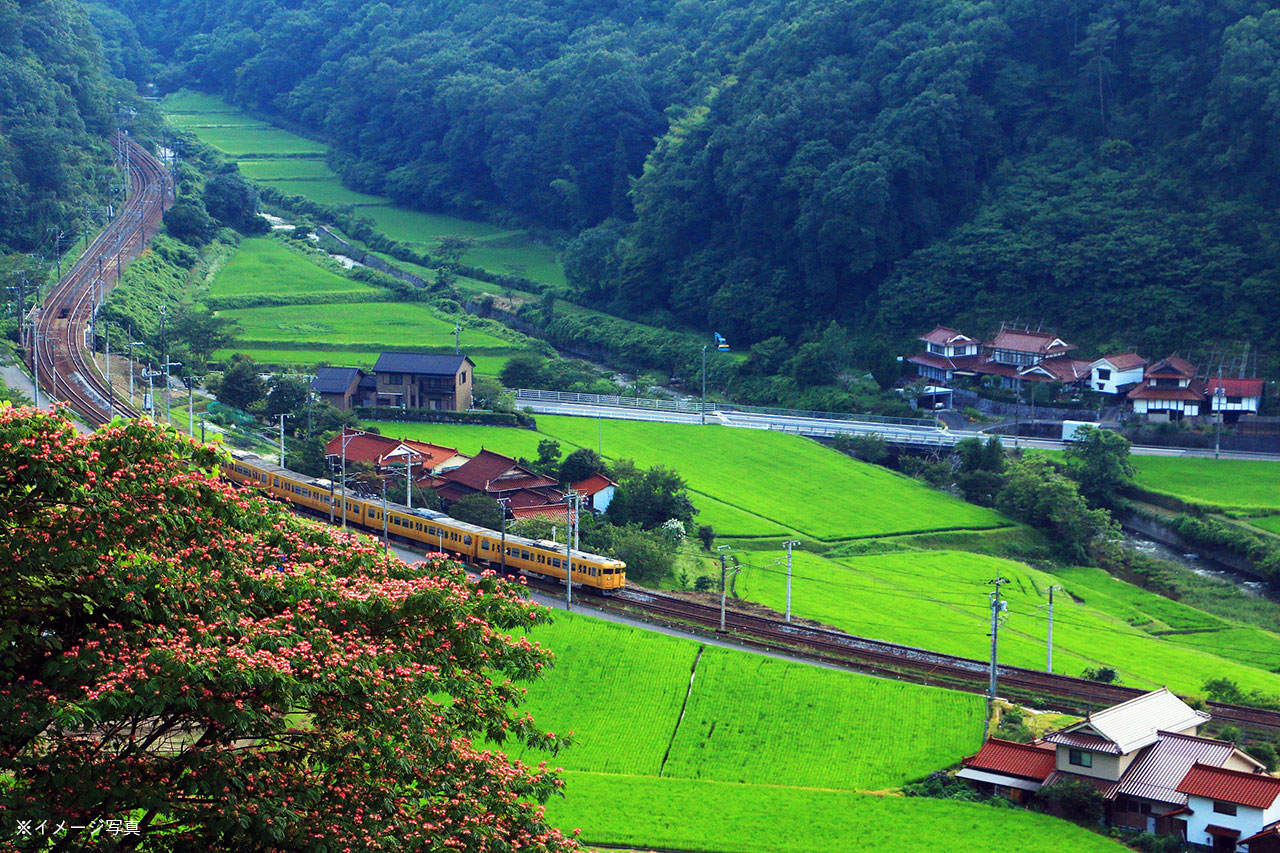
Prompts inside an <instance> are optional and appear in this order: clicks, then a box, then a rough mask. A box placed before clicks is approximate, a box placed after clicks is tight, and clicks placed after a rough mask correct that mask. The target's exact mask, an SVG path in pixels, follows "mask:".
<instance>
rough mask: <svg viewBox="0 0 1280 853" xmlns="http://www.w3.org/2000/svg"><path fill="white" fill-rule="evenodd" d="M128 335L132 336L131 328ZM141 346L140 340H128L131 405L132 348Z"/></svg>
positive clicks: (130, 397) (131, 398)
mask: <svg viewBox="0 0 1280 853" xmlns="http://www.w3.org/2000/svg"><path fill="white" fill-rule="evenodd" d="M129 337H133V329H132V328H131V329H129ZM140 346H142V341H129V405H130V406H132V405H133V348H134V347H140Z"/></svg>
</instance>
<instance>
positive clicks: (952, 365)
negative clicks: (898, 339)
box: [907, 352, 983, 370]
mask: <svg viewBox="0 0 1280 853" xmlns="http://www.w3.org/2000/svg"><path fill="white" fill-rule="evenodd" d="M907 361H909V362H911V363H912V364H922V365H924V366H925V367H936V368H938V369H939V370H974V369H976V368H978V367H980V366H981V365H982V363H983V362H982V356H980V355H958V356H956V357H955V358H947V357H946V356H945V355H938V354H937V353H933V352H922V353H917V354H915V355H913V356H911V357H910V358H908V359H907Z"/></svg>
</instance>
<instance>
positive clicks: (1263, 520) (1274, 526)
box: [1249, 515, 1280, 536]
mask: <svg viewBox="0 0 1280 853" xmlns="http://www.w3.org/2000/svg"><path fill="white" fill-rule="evenodd" d="M1249 523H1250V524H1252V525H1253V526H1254V527H1261V528H1262V529H1263V530H1265V531H1267V532H1268V533H1274V534H1276V535H1277V536H1280V515H1264V516H1260V517H1258V518H1251V519H1249Z"/></svg>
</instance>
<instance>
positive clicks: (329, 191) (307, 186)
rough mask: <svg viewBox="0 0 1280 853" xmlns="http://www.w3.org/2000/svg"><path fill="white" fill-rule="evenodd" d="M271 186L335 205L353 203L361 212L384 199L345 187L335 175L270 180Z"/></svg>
mask: <svg viewBox="0 0 1280 853" xmlns="http://www.w3.org/2000/svg"><path fill="white" fill-rule="evenodd" d="M303 162H308V161H303ZM311 162H314V161H311ZM271 186H272V187H274V188H276V189H278V190H279V191H280V192H282V193H289V194H291V195H300V196H304V197H305V198H309V199H311V200H312V201H317V202H320V203H321V204H331V205H334V206H337V207H340V206H342V205H344V204H350V205H355V206H356V207H359V208H360V212H361V213H363V212H364V208H365V207H366V206H368V205H374V204H381V203H382V202H383V201H384V199H381V198H379V197H378V196H376V195H368V194H366V193H358V192H356V191H355V190H350V189H347V188H346V187H344V186H343V185H342V182H341V181H339V180H338V179H337V178H336V177H330V178H308V179H301V180H287V179H278V180H273V181H271Z"/></svg>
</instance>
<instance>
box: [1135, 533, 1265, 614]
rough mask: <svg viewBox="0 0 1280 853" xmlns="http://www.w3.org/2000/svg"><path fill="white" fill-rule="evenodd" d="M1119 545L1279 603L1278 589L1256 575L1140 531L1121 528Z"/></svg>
mask: <svg viewBox="0 0 1280 853" xmlns="http://www.w3.org/2000/svg"><path fill="white" fill-rule="evenodd" d="M1120 544H1121V545H1123V546H1124V547H1125V548H1128V549H1129V550H1131V551H1135V552H1137V553H1139V554H1142V555H1143V556H1146V557H1154V558H1156V559H1158V560H1167V561H1168V562H1170V563H1177V564H1178V565H1180V566H1183V567H1184V568H1187V569H1190V570H1191V571H1193V572H1195V573H1196V574H1197V575H1200V576H1202V577H1207V578H1215V579H1217V580H1220V581H1226V582H1227V583H1230V584H1231V585H1232V586H1235V587H1237V588H1239V589H1240V590H1241V591H1242V592H1245V593H1248V594H1249V595H1252V596H1255V597H1257V598H1267V599H1270V600H1271V601H1275V602H1280V589H1278V588H1276V587H1275V586H1273V585H1272V584H1269V583H1267V582H1266V581H1260V580H1258V579H1257V578H1252V577H1249V576H1248V575H1244V574H1241V573H1240V572H1236V571H1232V570H1231V569H1228V568H1225V567H1223V566H1222V565H1220V564H1218V563H1216V562H1214V561H1212V560H1208V559H1205V558H1204V557H1201V556H1200V555H1199V554H1196V553H1193V552H1183V551H1181V550H1179V549H1176V548H1170V547H1169V546H1168V545H1165V544H1164V543H1162V542H1157V541H1155V540H1154V539H1149V538H1147V537H1146V536H1143V535H1142V534H1140V533H1135V532H1133V531H1132V530H1125V531H1124V538H1123V539H1122V540H1121V541H1120Z"/></svg>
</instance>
